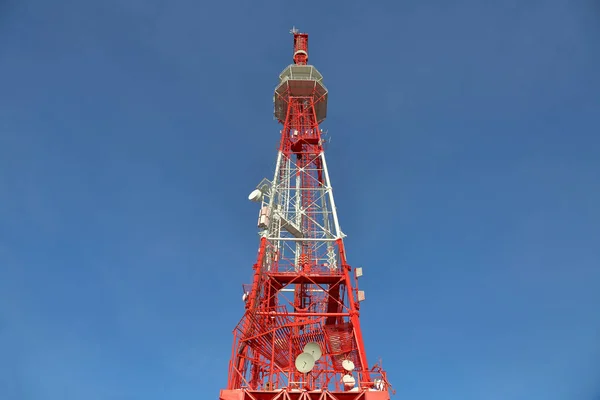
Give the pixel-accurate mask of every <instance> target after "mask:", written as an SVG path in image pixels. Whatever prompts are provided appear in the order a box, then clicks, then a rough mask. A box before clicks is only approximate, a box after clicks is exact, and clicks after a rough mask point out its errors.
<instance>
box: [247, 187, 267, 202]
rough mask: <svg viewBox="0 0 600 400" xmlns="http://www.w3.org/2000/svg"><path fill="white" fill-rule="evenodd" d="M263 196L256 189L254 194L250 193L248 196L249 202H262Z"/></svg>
mask: <svg viewBox="0 0 600 400" xmlns="http://www.w3.org/2000/svg"><path fill="white" fill-rule="evenodd" d="M262 196H263V193H262V192H261V191H260V190H258V189H254V190H253V191H252V193H250V194H249V195H248V200H250V201H255V202H257V201H261V200H262Z"/></svg>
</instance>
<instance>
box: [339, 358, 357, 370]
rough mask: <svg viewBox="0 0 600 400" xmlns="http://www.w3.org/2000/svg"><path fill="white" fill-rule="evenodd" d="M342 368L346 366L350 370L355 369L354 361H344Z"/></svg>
mask: <svg viewBox="0 0 600 400" xmlns="http://www.w3.org/2000/svg"><path fill="white" fill-rule="evenodd" d="M342 368H344V369H345V370H346V371H348V372H352V371H354V363H353V362H352V361H350V360H344V361H342Z"/></svg>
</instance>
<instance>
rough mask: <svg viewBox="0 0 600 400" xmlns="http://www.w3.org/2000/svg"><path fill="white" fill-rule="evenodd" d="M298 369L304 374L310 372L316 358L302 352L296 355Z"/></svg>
mask: <svg viewBox="0 0 600 400" xmlns="http://www.w3.org/2000/svg"><path fill="white" fill-rule="evenodd" d="M295 364H296V369H297V370H298V371H299V372H302V373H303V374H306V373H307V372H309V371H310V370H311V369H313V367H314V366H315V359H314V358H313V357H312V356H311V355H310V354H308V353H302V354H300V355H299V356H298V357H296V363H295Z"/></svg>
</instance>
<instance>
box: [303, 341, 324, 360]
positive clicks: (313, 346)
mask: <svg viewBox="0 0 600 400" xmlns="http://www.w3.org/2000/svg"><path fill="white" fill-rule="evenodd" d="M304 352H305V353H308V354H310V355H311V356H312V358H313V359H314V360H315V361H317V360H318V359H319V358H321V356H322V355H323V353H322V352H321V346H319V343H316V342H310V343H307V344H306V346H304Z"/></svg>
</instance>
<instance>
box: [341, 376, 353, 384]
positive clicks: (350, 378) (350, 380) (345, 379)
mask: <svg viewBox="0 0 600 400" xmlns="http://www.w3.org/2000/svg"><path fill="white" fill-rule="evenodd" d="M342 382H344V385H345V386H349V387H352V386H354V384H355V383H356V379H354V377H353V376H352V375H344V376H343V377H342Z"/></svg>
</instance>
